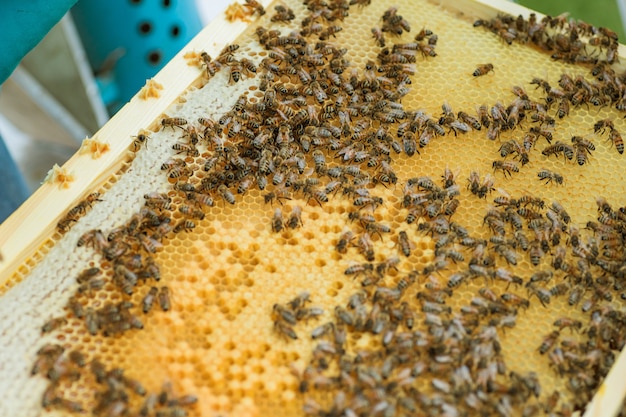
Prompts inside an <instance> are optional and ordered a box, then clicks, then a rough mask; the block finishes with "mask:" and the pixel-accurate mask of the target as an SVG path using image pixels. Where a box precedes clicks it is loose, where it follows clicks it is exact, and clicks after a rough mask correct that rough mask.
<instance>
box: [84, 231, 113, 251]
mask: <svg viewBox="0 0 626 417" xmlns="http://www.w3.org/2000/svg"><path fill="white" fill-rule="evenodd" d="M83 245H86V246H91V247H92V248H93V249H94V250H96V251H98V252H100V251H102V250H103V249H105V248H106V247H108V246H109V242H108V241H107V239H106V238H105V236H104V234H103V233H102V231H101V230H99V229H98V230H96V229H94V230H90V231H88V232H86V233H84V234H83V235H82V236H81V237H80V238H79V239H78V241H77V242H76V246H78V247H81V246H83Z"/></svg>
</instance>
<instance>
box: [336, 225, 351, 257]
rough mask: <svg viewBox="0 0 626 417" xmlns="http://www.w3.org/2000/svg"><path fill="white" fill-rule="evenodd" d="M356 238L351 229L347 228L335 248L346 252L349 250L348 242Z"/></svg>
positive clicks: (340, 251)
mask: <svg viewBox="0 0 626 417" xmlns="http://www.w3.org/2000/svg"><path fill="white" fill-rule="evenodd" d="M353 239H354V233H353V232H352V231H351V230H346V231H345V232H343V233H342V234H341V235H340V236H339V240H338V241H337V244H336V245H335V249H336V250H337V252H339V253H346V252H347V250H348V244H349V243H350V242H352V240H353Z"/></svg>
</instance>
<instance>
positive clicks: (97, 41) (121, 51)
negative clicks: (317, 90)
mask: <svg viewBox="0 0 626 417" xmlns="http://www.w3.org/2000/svg"><path fill="white" fill-rule="evenodd" d="M233 1H234V0H117V1H113V2H102V1H100V0H79V2H78V3H77V4H76V6H75V7H74V8H73V9H72V10H71V12H70V13H68V14H67V15H66V16H65V17H63V19H62V20H61V21H60V22H59V23H58V24H57V25H56V26H55V27H54V28H53V29H52V30H51V31H50V33H48V35H47V36H46V37H45V38H44V39H43V40H42V41H41V42H40V43H39V45H37V46H36V47H35V48H34V49H33V50H32V51H31V52H30V53H29V54H28V55H27V56H26V57H25V58H24V60H23V61H22V63H21V64H20V66H19V67H18V68H17V69H16V70H15V72H14V73H13V74H12V76H11V77H10V78H9V79H8V80H7V81H6V82H5V83H4V84H2V86H1V87H0V137H1V138H2V139H3V140H4V144H5V145H6V148H7V149H8V153H9V156H10V159H12V160H13V161H14V162H15V165H14V166H13V165H11V164H10V163H9V164H7V163H5V162H4V161H2V152H1V151H2V148H3V147H2V143H0V172H1V173H2V175H3V179H5V181H3V183H1V184H0V196H3V195H9V196H10V197H11V198H10V199H9V200H12V201H8V200H7V201H4V202H3V201H0V222H2V221H3V220H4V219H5V218H6V217H7V216H8V215H9V214H10V213H11V212H12V211H13V210H14V209H15V208H16V207H17V206H18V205H19V204H20V203H21V202H22V201H23V200H24V199H25V198H27V197H28V195H30V193H32V192H33V191H34V190H36V189H37V188H38V187H39V185H40V183H41V181H42V180H43V179H44V177H45V176H46V173H47V172H48V170H49V169H50V168H51V167H52V166H53V165H54V164H59V165H62V164H63V163H64V162H65V161H66V160H67V159H69V157H70V156H71V155H73V154H74V153H75V152H76V150H77V149H78V147H79V146H80V143H81V141H82V140H83V139H84V138H85V137H87V136H91V135H93V133H95V132H96V131H97V130H98V129H99V127H100V126H102V125H103V124H104V123H106V121H107V120H108V119H109V117H110V116H111V115H113V114H115V112H116V111H117V110H119V108H121V107H122V106H123V105H124V104H125V103H126V102H127V101H128V100H129V99H130V98H131V97H132V96H133V95H135V93H136V92H137V91H138V90H139V89H140V88H141V87H142V86H143V85H144V84H145V81H146V79H148V78H151V77H152V76H154V74H156V73H157V72H158V71H159V70H160V69H161V68H162V67H163V66H164V65H165V64H166V63H167V62H169V60H170V59H171V58H172V57H173V56H174V55H175V54H176V53H177V52H178V51H179V50H180V49H182V48H183V47H184V45H185V44H186V43H187V42H188V41H189V40H191V39H192V38H193V37H194V36H195V35H196V34H197V33H198V32H199V31H200V30H201V29H202V27H203V26H205V25H206V24H207V23H209V22H210V21H211V20H212V19H213V18H214V17H216V16H217V15H218V14H219V13H222V12H223V10H224V9H225V8H226V6H227V5H228V4H229V3H231V2H233ZM239 1H240V2H241V3H243V0H239ZM374 1H376V0H374ZM517 2H518V3H520V4H522V5H524V6H527V7H529V8H532V9H535V10H538V11H540V12H542V13H545V14H549V15H552V16H556V15H559V14H561V13H563V12H568V13H569V15H570V16H571V17H573V18H576V19H582V20H585V21H586V22H588V23H591V24H593V25H595V26H605V27H609V28H611V29H613V30H614V31H616V32H617V33H618V35H619V37H620V39H625V37H624V23H623V22H625V21H626V18H625V17H624V16H625V15H626V6H624V5H625V4H626V0H618V1H616V0H594V1H588V0H575V1H572V0H519V1H517ZM3 169H4V170H5V171H2V170H3ZM6 171H10V172H9V174H14V175H9V176H7V175H6ZM7 178H10V180H7ZM0 200H5V199H4V198H0Z"/></svg>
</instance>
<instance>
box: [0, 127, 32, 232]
mask: <svg viewBox="0 0 626 417" xmlns="http://www.w3.org/2000/svg"><path fill="white" fill-rule="evenodd" d="M0 178H2V184H0V223H2V222H3V221H4V220H5V219H6V218H7V217H9V216H10V215H11V214H12V213H13V212H14V211H15V209H17V208H18V207H19V206H20V205H21V204H22V203H23V202H24V201H25V200H26V199H27V198H28V196H29V195H30V191H29V190H28V187H27V186H26V182H25V181H24V178H23V177H22V174H21V173H20V171H19V169H18V168H17V166H16V165H15V162H14V161H13V158H11V154H9V150H8V149H7V147H6V145H5V144H4V140H2V137H1V136H0Z"/></svg>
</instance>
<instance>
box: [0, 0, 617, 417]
mask: <svg viewBox="0 0 626 417" xmlns="http://www.w3.org/2000/svg"><path fill="white" fill-rule="evenodd" d="M263 3H264V4H265V5H267V4H268V3H269V2H268V1H264V2H263ZM439 4H441V5H443V6H444V7H446V8H447V9H450V10H454V11H458V12H460V13H462V14H463V15H465V16H469V17H472V18H479V17H480V18H490V17H493V16H495V15H496V14H498V13H506V14H511V15H515V16H516V15H519V14H522V15H524V16H528V15H529V14H530V13H532V11H531V10H529V9H527V8H525V7H522V6H519V5H517V4H515V3H511V2H508V1H505V0H490V1H487V0H461V1H453V0H442V1H440V2H439ZM537 15H538V16H539V18H541V17H542V15H540V14H539V13H537ZM247 27H248V24H247V23H246V22H241V21H236V22H228V21H226V19H225V17H224V15H223V14H222V15H221V16H219V17H218V18H216V19H215V20H214V21H213V22H212V23H210V24H209V25H208V26H207V27H205V28H204V29H203V30H202V32H201V33H200V34H198V35H197V36H196V37H195V38H194V39H193V40H192V41H191V42H189V43H188V44H187V45H186V46H185V47H184V48H183V49H182V50H181V51H180V52H179V53H178V54H177V55H176V56H175V57H174V58H173V59H172V60H171V61H170V62H169V63H168V64H167V65H166V66H165V67H164V68H163V69H162V70H161V71H160V72H159V73H158V74H157V75H156V76H155V77H154V78H153V80H154V81H156V82H157V83H159V84H161V85H162V86H163V89H162V90H161V93H160V96H159V97H158V98H154V99H153V98H148V99H145V100H144V99H140V98H139V96H138V95H136V96H135V97H133V98H132V99H131V101H130V102H129V103H128V104H126V105H125V106H124V107H123V108H122V109H121V110H120V111H119V112H118V113H117V114H116V115H115V116H114V117H113V118H112V119H111V120H110V121H109V122H108V123H106V124H105V125H104V126H103V127H102V128H101V129H100V130H99V131H98V132H97V133H96V134H95V135H94V136H93V139H97V140H98V141H100V142H103V143H107V144H109V146H110V149H109V151H108V152H106V153H104V154H103V155H102V156H100V157H99V158H97V159H94V158H93V157H92V155H90V154H89V153H80V152H78V153H77V154H75V155H74V156H73V157H72V158H71V159H70V160H69V161H68V162H66V163H65V165H64V166H63V168H64V169H65V170H66V172H68V173H71V174H74V176H75V180H74V181H73V182H71V183H69V186H68V187H67V188H60V187H59V186H58V185H56V184H54V183H44V184H43V185H42V186H41V187H40V188H39V189H38V190H37V191H36V192H35V193H34V194H33V195H32V196H31V197H30V198H29V199H28V200H27V201H26V202H25V203H24V204H22V206H21V207H20V208H19V209H18V210H17V211H16V212H15V213H13V214H12V215H11V216H10V217H9V218H8V219H7V220H6V221H5V222H4V223H3V224H2V225H0V254H1V256H0V285H6V283H7V281H8V280H9V279H10V278H11V276H12V275H13V274H14V273H15V271H17V269H18V268H19V267H20V265H22V264H23V263H25V262H26V261H27V259H28V258H29V257H31V256H32V255H33V254H34V253H36V252H37V251H38V250H39V248H40V247H41V245H42V244H43V243H44V241H45V240H46V239H48V238H49V237H50V236H52V235H53V234H54V230H55V227H56V224H57V222H58V221H59V220H60V219H61V218H62V217H63V215H64V214H65V213H66V212H67V210H68V209H69V208H70V207H72V206H74V205H75V204H76V203H77V202H78V201H80V200H81V199H82V198H84V197H85V196H86V195H87V194H88V193H90V192H93V191H95V190H97V189H98V188H99V187H100V186H102V184H104V183H105V182H106V181H107V180H108V179H109V178H110V177H111V176H112V175H113V174H114V173H115V172H116V171H117V170H118V169H119V167H120V166H121V163H122V161H123V160H124V159H125V156H126V155H127V153H128V152H129V147H130V146H131V144H132V142H133V138H132V136H133V135H136V134H137V132H138V131H139V130H140V129H142V128H146V127H148V128H150V127H152V128H154V129H156V128H157V123H158V119H159V117H160V116H161V115H162V114H163V113H164V112H165V110H166V109H167V108H168V107H169V106H170V105H171V104H172V103H174V102H175V101H176V100H177V99H178V97H179V96H181V95H182V94H183V93H184V92H185V91H186V90H187V89H188V88H189V87H191V86H193V85H194V83H196V82H197V81H198V80H199V78H200V77H201V73H200V71H199V70H198V68H197V67H195V66H190V65H188V61H187V60H185V59H184V58H183V56H184V55H185V54H186V53H187V52H190V51H201V50H204V51H207V52H208V53H209V54H211V55H213V54H217V53H219V51H220V50H221V49H222V48H223V47H224V46H225V45H227V44H229V43H231V42H233V41H234V40H235V39H236V38H237V37H238V36H239V35H240V34H241V33H242V32H243V31H244V30H245V29H246V28H247ZM619 53H620V54H621V55H622V56H626V47H624V46H623V45H620V48H619ZM624 373H626V354H625V353H624V352H622V353H621V354H620V355H619V357H618V359H617V360H616V363H615V364H614V366H613V368H612V369H611V371H610V373H609V374H608V375H607V377H606V378H605V381H604V382H603V383H602V385H601V386H600V388H599V390H598V392H597V393H596V395H595V397H594V399H593V401H592V402H591V403H590V405H589V407H588V409H587V411H586V413H585V414H584V415H585V416H588V417H590V416H610V415H616V414H617V413H618V412H619V410H620V409H621V406H622V403H623V398H624V396H625V395H626V383H624V382H623V380H622V375H623V374H624Z"/></svg>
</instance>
